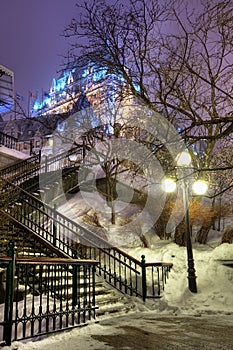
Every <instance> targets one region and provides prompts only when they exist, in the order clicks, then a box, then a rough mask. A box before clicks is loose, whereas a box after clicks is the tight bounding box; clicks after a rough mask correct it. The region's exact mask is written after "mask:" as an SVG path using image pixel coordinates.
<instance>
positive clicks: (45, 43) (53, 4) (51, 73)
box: [0, 0, 81, 100]
mask: <svg viewBox="0 0 233 350" xmlns="http://www.w3.org/2000/svg"><path fill="white" fill-rule="evenodd" d="M79 1H81V0H39V1H38V0H0V64H3V65H4V66H6V67H7V68H9V69H11V70H13V71H14V74H15V92H16V93H18V94H20V95H22V96H23V97H24V100H27V99H28V93H29V91H32V92H33V91H36V90H38V91H42V89H43V90H47V89H49V88H50V85H51V82H52V78H53V77H56V76H57V71H58V70H59V69H60V68H61V65H62V63H63V56H64V55H65V54H66V52H67V49H68V43H67V41H66V40H65V38H64V37H62V36H61V34H62V32H63V29H64V28H65V27H66V26H67V25H68V24H69V22H70V21H71V19H72V17H74V16H77V14H78V9H77V7H76V6H75V4H76V3H78V2H79Z"/></svg>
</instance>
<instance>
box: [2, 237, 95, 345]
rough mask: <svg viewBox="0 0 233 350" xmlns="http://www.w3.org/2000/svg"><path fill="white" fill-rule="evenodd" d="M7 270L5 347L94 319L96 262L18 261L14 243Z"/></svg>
mask: <svg viewBox="0 0 233 350" xmlns="http://www.w3.org/2000/svg"><path fill="white" fill-rule="evenodd" d="M10 244H11V248H10V250H9V254H8V255H9V257H5V258H0V266H1V267H2V268H3V269H4V268H5V269H6V281H5V285H6V288H5V301H4V313H2V315H1V317H2V319H1V320H0V328H2V330H3V331H2V332H0V334H1V335H0V336H1V337H2V339H0V341H1V342H2V345H10V344H11V342H12V341H16V340H22V339H26V338H32V337H35V336H40V335H43V334H48V333H54V332H56V331H60V330H66V329H68V328H73V327H77V326H79V325H81V324H85V323H86V322H87V321H88V320H91V319H92V318H95V310H96V308H97V307H96V305H95V267H96V264H97V262H96V261H90V260H80V259H79V260H77V259H50V258H39V259H38V258H37V259H36V258H30V259H28V258H27V259H26V258H22V257H21V258H16V256H15V250H14V242H10Z"/></svg>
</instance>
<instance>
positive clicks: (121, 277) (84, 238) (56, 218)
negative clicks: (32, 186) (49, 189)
mask: <svg viewBox="0 0 233 350" xmlns="http://www.w3.org/2000/svg"><path fill="white" fill-rule="evenodd" d="M9 186H13V187H14V185H13V184H11V185H9ZM17 196H18V197H17V201H15V200H14V202H12V203H11V205H8V206H7V208H5V209H4V214H6V215H8V217H10V218H11V219H13V220H15V221H16V222H18V223H20V225H21V226H22V227H24V228H25V229H27V230H28V231H29V232H31V233H32V234H36V235H37V236H38V237H40V239H42V240H44V241H45V242H47V243H48V244H50V245H51V246H53V247H54V248H56V249H57V250H59V251H61V252H62V253H63V254H67V256H70V257H74V256H75V254H77V255H78V257H80V258H83V259H94V260H98V261H99V263H98V266H97V272H98V274H99V275H101V276H102V277H103V278H104V279H105V280H106V281H107V282H108V283H109V284H111V285H112V286H114V287H115V288H116V289H118V290H119V291H121V292H123V293H125V294H129V295H132V296H133V295H134V296H140V297H142V298H143V300H145V299H146V298H149V297H160V295H161V292H162V290H163V289H164V283H165V281H166V278H167V277H168V272H169V271H170V269H171V267H172V264H171V263H162V262H158V263H146V262H145V260H144V258H143V259H142V261H139V260H137V259H135V258H134V257H132V256H130V255H128V254H127V253H126V252H124V251H123V250H121V249H119V248H117V247H114V246H112V245H110V244H109V243H108V242H107V241H106V240H104V239H103V238H101V237H100V236H98V235H97V234H96V233H94V232H92V231H90V230H88V229H86V228H84V227H82V226H80V225H79V224H77V223H76V222H74V221H72V220H71V219H69V218H67V217H66V216H65V215H63V214H61V213H59V212H58V211H57V209H56V207H54V208H52V207H50V206H49V205H47V204H45V203H43V202H42V201H40V200H38V199H37V198H36V197H34V196H33V195H31V194H29V193H27V192H26V191H24V190H23V189H20V191H19V193H18V194H17ZM155 271H156V273H155ZM149 286H151V287H150V288H149Z"/></svg>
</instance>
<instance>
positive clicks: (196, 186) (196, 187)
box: [192, 180, 208, 195]
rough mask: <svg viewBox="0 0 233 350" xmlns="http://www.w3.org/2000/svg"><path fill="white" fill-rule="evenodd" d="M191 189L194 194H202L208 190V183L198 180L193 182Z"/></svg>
mask: <svg viewBox="0 0 233 350" xmlns="http://www.w3.org/2000/svg"><path fill="white" fill-rule="evenodd" d="M192 190H193V192H194V193H195V194H198V195H202V194H205V193H206V192H207V190H208V184H207V182H206V181H203V180H198V181H195V182H194V183H193V186H192Z"/></svg>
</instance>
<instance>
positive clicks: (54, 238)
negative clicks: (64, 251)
mask: <svg viewBox="0 0 233 350" xmlns="http://www.w3.org/2000/svg"><path fill="white" fill-rule="evenodd" d="M56 243H57V205H56V204H54V206H53V245H54V247H56Z"/></svg>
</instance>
